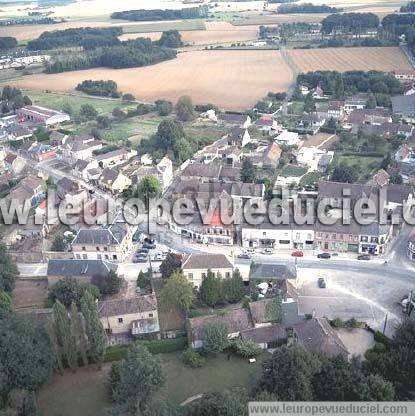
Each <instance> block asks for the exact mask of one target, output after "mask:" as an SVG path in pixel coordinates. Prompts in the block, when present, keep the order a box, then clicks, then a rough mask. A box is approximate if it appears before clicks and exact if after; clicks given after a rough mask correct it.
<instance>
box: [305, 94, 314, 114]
mask: <svg viewBox="0 0 415 416" xmlns="http://www.w3.org/2000/svg"><path fill="white" fill-rule="evenodd" d="M304 111H305V112H306V113H312V112H313V111H316V103H315V102H314V98H313V93H311V92H310V93H308V94H307V95H306V97H305V100H304Z"/></svg>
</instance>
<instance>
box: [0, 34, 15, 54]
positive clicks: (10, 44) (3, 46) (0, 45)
mask: <svg viewBox="0 0 415 416" xmlns="http://www.w3.org/2000/svg"><path fill="white" fill-rule="evenodd" d="M16 46H17V40H16V38H12V37H10V36H1V37H0V51H7V50H10V49H14V48H15V47H16Z"/></svg>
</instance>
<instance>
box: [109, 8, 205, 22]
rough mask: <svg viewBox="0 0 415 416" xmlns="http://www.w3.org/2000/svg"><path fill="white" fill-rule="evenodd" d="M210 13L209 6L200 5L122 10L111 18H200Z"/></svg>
mask: <svg viewBox="0 0 415 416" xmlns="http://www.w3.org/2000/svg"><path fill="white" fill-rule="evenodd" d="M208 14H209V8H208V7H207V6H199V7H188V8H184V9H177V10H171V9H166V10H161V9H154V10H144V9H141V10H126V11H122V12H114V13H112V15H111V18H112V19H123V20H132V21H136V22H144V21H154V20H179V19H199V18H203V17H208Z"/></svg>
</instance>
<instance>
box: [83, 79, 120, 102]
mask: <svg viewBox="0 0 415 416" xmlns="http://www.w3.org/2000/svg"><path fill="white" fill-rule="evenodd" d="M76 90H77V91H82V92H84V93H85V94H88V95H95V96H98V97H112V98H120V97H121V93H120V92H119V91H118V85H117V83H116V82H115V81H112V80H108V81H103V80H100V81H91V80H86V81H83V82H81V83H80V84H78V85H77V87H76Z"/></svg>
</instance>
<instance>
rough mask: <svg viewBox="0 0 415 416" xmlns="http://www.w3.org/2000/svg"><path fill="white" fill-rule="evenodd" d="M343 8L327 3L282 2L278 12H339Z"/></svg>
mask: <svg viewBox="0 0 415 416" xmlns="http://www.w3.org/2000/svg"><path fill="white" fill-rule="evenodd" d="M342 10H343V9H339V8H337V7H330V6H327V4H320V5H315V4H312V3H301V4H282V5H281V6H279V7H278V13H280V14H289V13H339V12H341V11H342Z"/></svg>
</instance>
